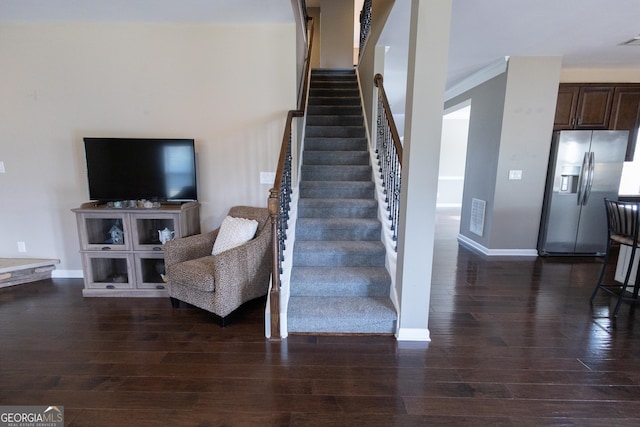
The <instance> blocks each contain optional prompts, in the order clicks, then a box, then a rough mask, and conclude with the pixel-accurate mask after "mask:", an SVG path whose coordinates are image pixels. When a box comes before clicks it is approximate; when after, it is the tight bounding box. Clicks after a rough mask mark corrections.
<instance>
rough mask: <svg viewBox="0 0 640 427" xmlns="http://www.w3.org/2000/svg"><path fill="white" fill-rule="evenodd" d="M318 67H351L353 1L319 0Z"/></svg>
mask: <svg viewBox="0 0 640 427" xmlns="http://www.w3.org/2000/svg"><path fill="white" fill-rule="evenodd" d="M320 15H321V19H320V25H321V31H320V40H321V41H320V44H321V50H320V67H322V68H350V67H353V2H352V1H351V2H349V1H344V0H321V3H320Z"/></svg>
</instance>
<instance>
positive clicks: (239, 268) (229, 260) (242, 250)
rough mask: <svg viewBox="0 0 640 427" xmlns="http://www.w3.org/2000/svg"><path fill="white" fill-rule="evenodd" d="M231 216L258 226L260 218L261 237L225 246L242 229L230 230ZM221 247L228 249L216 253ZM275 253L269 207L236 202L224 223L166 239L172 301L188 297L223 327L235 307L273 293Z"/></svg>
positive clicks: (177, 302) (175, 304)
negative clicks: (172, 238)
mask: <svg viewBox="0 0 640 427" xmlns="http://www.w3.org/2000/svg"><path fill="white" fill-rule="evenodd" d="M229 217H231V220H233V221H243V222H248V223H253V225H254V227H255V225H256V224H255V222H256V221H257V228H254V229H255V237H253V238H251V235H250V234H249V235H247V236H248V238H250V240H249V241H247V242H246V243H242V244H240V245H239V246H235V247H233V248H232V249H227V250H225V248H224V247H223V248H221V247H220V246H221V244H223V243H224V245H226V243H225V242H222V240H225V239H229V237H230V235H231V238H232V239H233V238H234V236H236V235H237V234H238V233H236V231H238V230H237V228H235V229H233V231H229V230H230V228H229V227H228V226H227V225H226V224H227V221H228V220H229ZM240 218H244V219H246V220H254V221H246V220H242V219H240ZM221 229H223V232H222V233H221ZM249 233H251V232H249ZM225 236H226V237H225ZM216 242H217V243H216ZM235 244H237V242H235ZM224 245H223V246H224ZM214 246H217V248H216V249H214ZM216 250H217V251H220V250H222V252H220V253H217V255H212V251H213V252H216ZM271 256H272V255H271V226H270V220H269V212H268V210H267V209H266V208H255V207H249V206H236V207H233V208H231V209H230V210H229V214H228V216H227V218H225V221H223V224H222V226H221V227H219V228H217V229H215V230H213V231H211V232H209V233H203V234H197V235H194V236H188V237H183V238H180V239H176V240H173V241H170V242H167V243H166V245H165V250H164V257H165V270H166V273H167V278H168V289H169V296H170V297H171V303H172V305H173V307H174V308H177V307H179V305H180V301H184V302H186V303H189V304H192V305H194V306H196V307H199V308H202V309H204V310H207V311H210V312H212V313H214V314H216V315H217V316H219V317H220V324H221V325H222V326H226V324H227V323H228V320H229V315H230V314H231V313H232V312H233V311H234V310H235V309H237V308H238V307H240V306H241V305H242V304H244V303H245V302H247V301H250V300H252V299H255V298H258V297H262V296H264V295H266V294H267V291H268V288H269V279H270V276H271Z"/></svg>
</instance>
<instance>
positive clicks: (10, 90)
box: [0, 23, 296, 275]
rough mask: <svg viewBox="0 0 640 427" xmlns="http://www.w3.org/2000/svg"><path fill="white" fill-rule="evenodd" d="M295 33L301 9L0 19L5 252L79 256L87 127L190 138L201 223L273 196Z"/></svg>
mask: <svg viewBox="0 0 640 427" xmlns="http://www.w3.org/2000/svg"><path fill="white" fill-rule="evenodd" d="M295 41H296V37H295V24H294V23H291V24H259V25H188V24H96V23H92V24H77V23H76V24H63V23H60V24H51V23H40V24H3V25H0V64H2V66H1V67H0V117H1V119H0V161H3V162H4V164H5V168H6V173H5V174H0V194H1V195H2V201H1V202H0V203H2V208H1V209H0V224H1V233H2V239H0V257H47V258H59V259H60V260H61V264H60V265H59V266H58V268H59V272H60V271H67V272H70V273H72V272H77V271H79V270H80V269H81V262H80V257H79V255H78V239H77V232H76V225H75V218H74V215H73V214H72V213H71V212H70V209H72V208H74V207H77V206H78V205H79V204H80V203H82V202H84V201H86V200H87V198H88V190H87V183H86V177H85V162H84V149H83V145H82V138H83V137H84V136H120V137H122V136H131V137H185V138H194V139H195V140H196V152H197V156H198V158H197V162H198V168H199V171H198V172H199V177H198V184H199V199H200V201H201V203H202V210H201V222H202V228H203V229H204V230H210V229H212V228H215V227H216V226H217V225H218V224H219V223H220V221H221V220H222V218H223V217H224V215H225V213H226V211H227V210H228V209H229V207H230V206H232V205H236V204H250V205H257V206H266V198H267V196H268V190H269V188H270V185H264V184H260V181H259V175H260V171H274V169H275V167H276V163H277V154H278V148H279V145H280V141H281V138H282V130H283V125H284V119H285V117H286V112H287V110H289V109H292V108H295V103H296V96H295V90H296V88H295V86H296V77H295V73H296V66H295V53H296V47H295ZM17 241H24V242H25V243H26V248H27V253H18V252H17V243H16V242H17ZM61 275H62V274H61Z"/></svg>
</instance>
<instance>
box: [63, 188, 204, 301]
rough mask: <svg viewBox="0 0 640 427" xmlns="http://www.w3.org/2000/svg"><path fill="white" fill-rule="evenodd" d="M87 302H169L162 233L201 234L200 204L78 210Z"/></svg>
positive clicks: (97, 206) (97, 205)
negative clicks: (134, 299) (107, 299)
mask: <svg viewBox="0 0 640 427" xmlns="http://www.w3.org/2000/svg"><path fill="white" fill-rule="evenodd" d="M72 211H73V212H74V213H75V214H76V221H77V224H78V237H79V241H80V255H81V257H82V267H83V272H84V284H85V286H84V289H83V291H82V295H83V296H85V297H166V296H168V295H169V294H168V292H167V289H166V283H165V281H164V274H165V271H164V248H163V245H162V243H161V242H160V239H159V233H158V231H160V230H164V229H165V228H168V229H169V230H170V231H173V232H175V238H179V237H185V236H190V235H192V234H198V233H200V204H199V203H198V202H195V201H194V202H175V203H174V202H169V203H162V204H161V205H160V207H155V208H137V207H136V208H122V207H121V208H116V207H108V206H107V204H104V203H98V202H87V203H83V204H82V206H80V207H79V208H77V209H72Z"/></svg>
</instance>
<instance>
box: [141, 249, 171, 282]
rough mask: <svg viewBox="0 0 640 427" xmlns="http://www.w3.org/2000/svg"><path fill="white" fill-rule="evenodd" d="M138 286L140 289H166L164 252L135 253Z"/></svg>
mask: <svg viewBox="0 0 640 427" xmlns="http://www.w3.org/2000/svg"><path fill="white" fill-rule="evenodd" d="M135 265H136V269H137V271H136V274H137V277H136V279H137V280H136V287H137V288H138V289H166V287H167V284H166V282H165V280H166V275H165V270H164V254H162V253H146V254H136V255H135Z"/></svg>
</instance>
